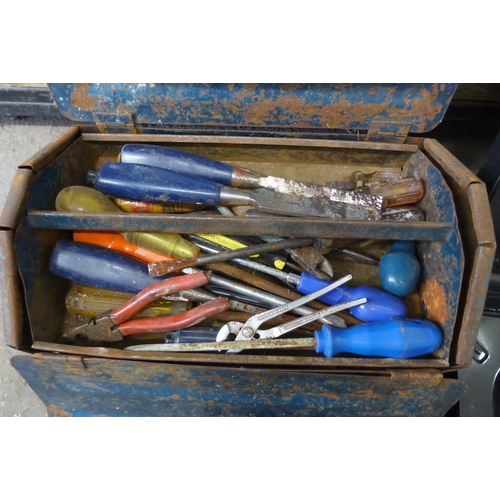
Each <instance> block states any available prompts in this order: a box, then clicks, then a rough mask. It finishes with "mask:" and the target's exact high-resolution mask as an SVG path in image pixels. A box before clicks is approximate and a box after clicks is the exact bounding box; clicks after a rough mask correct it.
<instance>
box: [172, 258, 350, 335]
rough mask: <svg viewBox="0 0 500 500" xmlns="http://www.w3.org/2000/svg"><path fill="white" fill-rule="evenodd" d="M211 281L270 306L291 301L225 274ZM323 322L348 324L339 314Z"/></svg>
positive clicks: (305, 309)
mask: <svg viewBox="0 0 500 500" xmlns="http://www.w3.org/2000/svg"><path fill="white" fill-rule="evenodd" d="M197 271H198V270H197V269H194V268H186V269H183V270H182V272H183V273H186V274H191V273H194V272H197ZM210 282H211V283H213V284H215V285H219V286H221V287H223V288H226V289H227V290H234V291H236V292H239V293H242V294H244V295H248V296H250V297H257V298H259V299H260V300H262V301H263V302H267V303H268V304H269V305H270V306H283V305H286V304H288V303H289V302H290V301H289V300H286V299H282V298H281V297H278V296H276V295H273V294H271V293H267V292H264V291H262V290H259V289H257V288H254V287H251V286H248V285H245V284H243V283H239V282H237V281H233V280H230V279H227V278H224V277H223V276H218V275H216V274H214V275H212V278H211V280H210ZM294 312H296V313H297V314H299V315H301V316H307V315H309V314H312V313H314V312H316V311H315V310H314V309H312V308H310V307H307V306H300V307H297V308H295V309H294ZM319 321H320V322H321V323H325V324H327V325H333V326H335V327H337V328H345V327H346V324H345V321H344V320H343V319H342V318H339V317H337V316H334V315H331V316H327V317H324V318H321V319H320V320H319Z"/></svg>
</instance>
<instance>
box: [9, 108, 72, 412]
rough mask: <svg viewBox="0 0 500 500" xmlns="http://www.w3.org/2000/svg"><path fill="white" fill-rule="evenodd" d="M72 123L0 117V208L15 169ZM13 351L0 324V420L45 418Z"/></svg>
mask: <svg viewBox="0 0 500 500" xmlns="http://www.w3.org/2000/svg"><path fill="white" fill-rule="evenodd" d="M70 125H71V122H70V121H68V120H66V119H65V118H63V117H61V118H60V119H48V118H9V117H5V116H0V207H2V208H3V206H4V204H5V199H6V197H7V194H8V192H9V189H10V186H11V184H12V180H13V179H14V175H15V173H16V169H17V166H18V165H20V164H21V163H23V162H24V161H26V160H27V159H28V158H30V157H31V156H33V155H34V154H35V153H36V152H37V151H38V150H40V149H41V148H42V147H44V146H46V145H47V144H49V143H50V142H52V141H53V140H54V139H56V138H57V137H58V136H59V135H60V134H62V133H63V132H64V131H66V130H67V129H68V127H69V126H70ZM15 354H17V351H16V349H12V348H11V347H8V346H7V345H6V343H5V336H4V331H3V322H0V417H46V416H47V409H46V407H45V405H44V404H43V402H42V401H41V400H40V399H39V398H38V396H37V395H36V394H35V393H34V392H33V391H32V390H31V388H30V387H29V386H28V385H27V384H26V382H25V381H24V379H23V378H22V377H21V376H20V375H19V373H18V372H17V371H16V370H14V368H13V367H12V366H11V364H10V358H11V357H12V356H14V355H15Z"/></svg>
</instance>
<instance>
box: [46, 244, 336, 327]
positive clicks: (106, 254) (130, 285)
mask: <svg viewBox="0 0 500 500" xmlns="http://www.w3.org/2000/svg"><path fill="white" fill-rule="evenodd" d="M49 268H50V271H51V272H52V273H54V274H55V275H57V276H60V277H62V278H65V279H67V280H69V281H74V282H76V283H79V284H82V285H88V286H94V287H97V288H105V289H107V290H115V291H118V292H126V293H133V294H137V293H139V292H140V291H142V290H143V289H145V288H147V287H148V286H150V285H152V284H154V283H156V282H158V281H162V279H163V278H161V277H151V276H150V275H149V272H148V266H147V265H145V264H144V263H142V262H139V261H138V260H135V259H133V258H132V257H128V256H126V255H123V254H120V253H118V252H114V251H113V250H109V249H107V248H101V247H98V246H94V245H89V244H87V243H80V242H76V241H69V240H60V241H58V242H57V243H56V245H55V246H54V249H53V251H52V255H51V258H50V263H49ZM195 271H196V270H194V269H184V270H183V273H184V274H191V273H193V272H195ZM210 281H211V283H213V284H215V285H220V286H222V287H224V288H226V289H228V290H234V291H236V292H240V293H243V294H246V295H248V296H249V297H257V298H259V299H261V300H262V301H264V302H265V303H267V304H268V305H269V306H278V305H283V304H286V303H287V302H289V301H287V300H285V299H283V298H281V297H278V296H276V295H273V294H271V293H267V292H264V291H262V290H258V289H256V288H254V287H250V286H248V285H245V284H243V283H239V282H236V281H233V280H229V279H227V278H224V277H222V276H218V275H216V274H214V275H213V276H212V278H211V280H210ZM178 293H179V294H182V296H183V297H185V298H187V299H188V300H193V301H195V302H196V301H200V295H199V292H198V290H183V291H182V292H178ZM210 295H211V294H210ZM206 300H207V299H206V298H202V300H201V301H206ZM246 310H247V311H248V310H249V309H248V307H247V308H246ZM294 312H295V313H297V314H300V315H303V316H305V315H308V314H311V313H313V312H314V310H313V309H311V308H309V307H306V306H301V307H298V308H296V309H295V310H294ZM320 321H321V322H322V323H326V324H334V325H335V326H337V327H340V328H343V327H345V322H344V321H343V320H342V319H341V318H339V317H338V316H334V315H332V316H328V317H325V318H322V319H321V320H320Z"/></svg>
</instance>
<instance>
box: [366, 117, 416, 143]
mask: <svg viewBox="0 0 500 500" xmlns="http://www.w3.org/2000/svg"><path fill="white" fill-rule="evenodd" d="M410 128H411V123H406V122H404V123H403V122H401V123H395V122H382V121H373V122H371V123H370V128H369V129H368V133H367V134H366V139H365V140H366V141H370V142H391V143H396V144H402V143H403V142H404V141H405V139H406V138H407V137H408V133H409V132H410Z"/></svg>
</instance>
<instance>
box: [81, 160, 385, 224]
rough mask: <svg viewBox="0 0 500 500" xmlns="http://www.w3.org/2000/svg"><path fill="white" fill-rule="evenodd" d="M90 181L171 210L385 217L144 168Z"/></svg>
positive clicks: (118, 168)
mask: <svg viewBox="0 0 500 500" xmlns="http://www.w3.org/2000/svg"><path fill="white" fill-rule="evenodd" d="M188 172H190V171H189V170H188ZM87 180H88V182H89V184H93V185H94V187H95V188H96V189H97V190H98V191H100V192H101V193H104V194H106V195H108V196H113V197H115V198H125V199H128V200H136V201H146V202H151V203H163V204H166V205H178V204H188V205H204V206H217V205H220V206H234V205H252V206H254V207H255V206H256V207H258V208H259V210H261V211H263V212H270V213H275V214H279V215H294V216H314V217H323V218H333V219H362V220H369V219H373V220H376V219H379V218H380V213H381V212H380V207H379V206H376V204H373V205H369V204H367V205H355V204H349V203H341V202H337V201H331V200H329V199H328V198H326V197H321V196H317V197H308V196H298V195H295V194H285V193H276V192H274V191H271V190H268V189H262V188H261V189H256V190H243V189H235V188H232V187H228V186H223V185H222V184H218V183H216V182H212V181H210V180H207V179H202V178H200V177H195V176H193V175H187V174H184V173H178V172H174V171H172V170H167V169H164V168H159V167H151V166H146V165H141V164H138V163H119V162H109V163H105V164H104V165H102V167H101V168H100V169H99V170H97V171H94V170H90V171H89V172H88V174H87ZM380 199H381V200H383V198H382V197H380Z"/></svg>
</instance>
